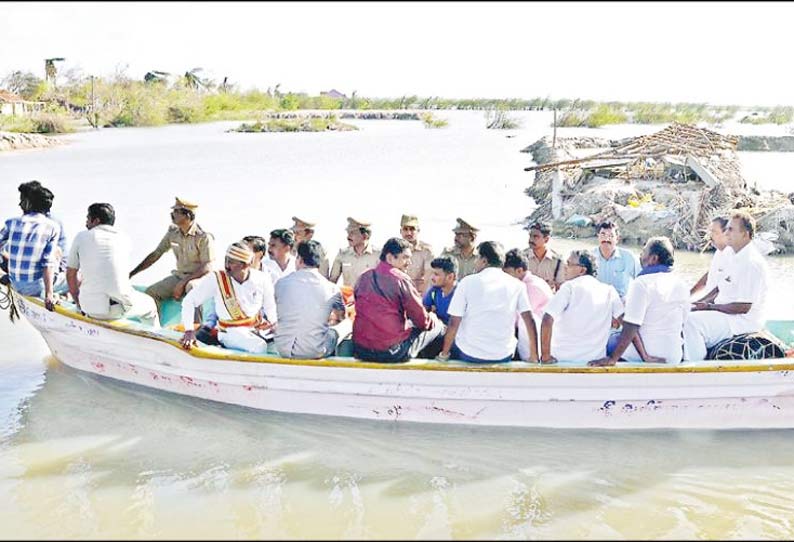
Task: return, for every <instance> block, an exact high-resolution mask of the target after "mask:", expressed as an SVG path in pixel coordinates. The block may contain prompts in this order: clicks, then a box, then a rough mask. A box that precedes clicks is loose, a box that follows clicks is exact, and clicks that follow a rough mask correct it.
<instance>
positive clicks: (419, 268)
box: [400, 215, 434, 294]
mask: <svg viewBox="0 0 794 542" xmlns="http://www.w3.org/2000/svg"><path fill="white" fill-rule="evenodd" d="M418 234H419V219H418V218H417V217H415V216H413V215H403V216H402V218H401V219H400V235H401V236H402V238H403V239H405V240H406V241H408V242H409V243H411V265H409V266H408V270H407V271H406V273H408V276H409V277H411V280H412V281H413V283H414V286H416V290H417V291H418V292H419V293H420V294H424V293H425V292H426V291H427V290H428V289H429V288H430V275H432V274H433V269H432V268H431V267H430V262H432V261H433V258H434V256H433V248H432V247H431V246H430V245H428V244H427V243H425V242H424V241H420V240H419V239H418V238H417V236H418Z"/></svg>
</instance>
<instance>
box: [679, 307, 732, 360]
mask: <svg viewBox="0 0 794 542" xmlns="http://www.w3.org/2000/svg"><path fill="white" fill-rule="evenodd" d="M731 318H735V316H733V315H730V314H724V313H722V312H717V311H695V312H692V313H690V314H689V317H688V318H687V319H686V322H684V359H685V360H687V361H701V360H704V359H706V353H707V350H708V349H709V348H711V347H712V346H714V345H715V344H717V343H718V342H720V341H722V340H724V339H728V338H730V337H733V332H732V331H731V325H730V321H731Z"/></svg>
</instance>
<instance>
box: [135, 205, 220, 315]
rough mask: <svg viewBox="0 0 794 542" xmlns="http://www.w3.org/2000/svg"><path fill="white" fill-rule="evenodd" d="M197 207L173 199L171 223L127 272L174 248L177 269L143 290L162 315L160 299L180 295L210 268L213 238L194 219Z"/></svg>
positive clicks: (180, 297) (150, 262)
mask: <svg viewBox="0 0 794 542" xmlns="http://www.w3.org/2000/svg"><path fill="white" fill-rule="evenodd" d="M197 208H198V205H197V204H195V203H190V202H188V201H185V200H183V199H180V198H176V203H175V204H174V206H173V207H171V209H172V210H171V221H172V222H173V224H171V225H170V226H169V227H168V231H166V232H165V236H163V238H162V240H160V244H159V245H157V248H155V249H154V250H153V251H152V252H151V253H150V254H149V255H148V256H146V257H145V258H144V259H143V261H142V262H141V263H139V264H138V266H137V267H136V268H135V269H133V270H132V271H131V272H130V278H132V277H134V276H135V275H137V274H138V273H140V272H141V271H143V270H144V269H148V268H149V267H151V266H152V265H153V264H154V263H155V262H156V261H157V260H159V259H160V258H161V257H162V255H163V254H165V253H166V252H168V251H169V250H172V249H173V251H174V256H176V269H174V270H173V271H171V275H169V276H168V277H166V278H164V279H162V280H161V281H159V282H155V283H154V284H152V285H151V286H149V287H148V288H147V289H146V293H147V294H149V295H150V296H152V297H153V298H154V300H155V301H156V302H157V308H158V311H160V318H161V319H162V306H161V304H162V302H163V301H165V300H166V299H177V300H179V299H182V297H183V296H184V295H185V294H186V293H187V292H189V291H190V289H191V288H192V287H193V286H194V284H195V281H197V280H198V279H200V278H201V277H203V276H204V275H206V274H207V273H209V272H210V271H212V261H213V259H214V254H213V252H214V250H213V244H214V240H213V236H212V234H211V233H208V232H205V231H204V230H202V229H201V226H199V225H198V223H197V222H196V213H195V211H196V209H197ZM199 321H201V320H200V319H199Z"/></svg>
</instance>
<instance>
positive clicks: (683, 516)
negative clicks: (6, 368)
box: [0, 364, 794, 538]
mask: <svg viewBox="0 0 794 542" xmlns="http://www.w3.org/2000/svg"><path fill="white" fill-rule="evenodd" d="M26 403H27V405H26V408H25V410H24V413H23V416H22V423H21V428H19V429H18V430H17V432H16V434H15V435H14V437H13V438H12V439H7V440H5V441H4V443H3V446H2V449H0V465H2V467H0V495H1V496H2V501H3V503H4V506H3V507H2V508H0V524H2V525H3V529H2V533H3V534H4V535H8V536H26V537H53V536H57V537H93V536H96V537H114V538H125V537H143V538H160V537H162V538H174V537H179V538H185V537H189V538H213V537H216V536H219V537H257V538H262V537H265V538H278V537H282V536H288V537H310V538H311V537H331V538H366V537H378V538H384V537H385V538H417V537H418V538H439V537H441V538H447V537H459V538H469V537H496V538H527V537H532V538H548V537H554V538H563V537H573V538H585V537H586V538H602V537H604V538H610V537H621V538H622V537H637V536H642V537H643V538H645V537H648V538H652V537H666V538H695V537H698V538H699V537H709V538H714V537H758V536H763V537H765V538H766V537H770V538H784V537H790V536H791V534H792V526H791V524H790V502H791V495H792V492H794V469H792V463H791V455H790V453H789V452H790V447H791V445H790V439H791V433H790V432H789V431H758V432H738V431H737V432H731V431H722V432H705V431H680V432H675V431H631V432H628V431H627V432H609V431H568V430H564V431H563V430H526V429H512V428H488V427H464V426H441V425H422V424H410V423H401V424H396V423H384V422H374V421H361V420H348V419H334V418H330V419H329V418H321V417H315V416H302V415H286V414H279V413H269V412H259V411H253V410H249V409H244V408H238V407H233V406H228V405H220V404H215V403H211V402H207V401H201V400H197V399H191V398H186V397H180V396H175V395H170V394H166V393H161V392H156V391H150V390H145V389H143V388H138V387H134V386H130V385H126V384H123V383H116V382H113V381H110V380H105V379H101V378H100V377H94V376H91V375H86V374H83V373H80V372H78V371H75V370H72V369H70V368H67V367H65V366H62V365H59V364H53V365H52V366H50V367H49V369H48V371H47V381H46V383H45V385H44V387H43V388H42V389H41V390H39V391H38V392H37V393H35V394H34V395H33V396H31V397H29V398H28V399H27V401H26Z"/></svg>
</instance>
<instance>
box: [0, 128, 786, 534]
mask: <svg viewBox="0 0 794 542" xmlns="http://www.w3.org/2000/svg"><path fill="white" fill-rule="evenodd" d="M448 116H449V117H450V120H451V123H450V127H449V128H448V129H446V130H438V131H433V130H424V129H423V128H422V127H421V125H420V124H419V123H409V122H402V123H401V122H366V121H361V122H358V124H359V125H360V126H361V127H362V128H363V129H362V130H361V131H359V132H355V133H340V134H225V133H224V132H223V129H224V128H225V127H227V126H228V124H212V125H203V126H191V127H166V128H159V129H130V130H116V131H112V130H107V131H103V132H101V133H99V134H95V133H88V134H77V135H74V136H69V137H70V139H72V140H73V143H72V144H70V145H68V146H66V147H64V148H59V149H53V150H47V151H32V152H24V153H16V154H11V155H7V156H0V193H2V194H5V196H4V197H3V198H0V215H1V216H3V217H6V216H11V215H13V214H15V213H16V211H17V210H16V208H15V205H16V196H17V193H16V185H17V184H19V182H21V181H23V180H28V179H31V178H38V179H39V180H41V181H42V182H43V183H45V184H48V185H51V186H52V187H53V190H54V191H55V193H56V200H55V211H56V214H58V216H60V217H61V218H62V219H63V220H64V223H65V225H66V228H67V230H68V233H69V234H70V235H71V236H73V235H74V233H75V232H76V231H78V229H79V228H81V227H82V224H83V222H84V216H85V207H86V206H87V205H88V204H89V203H91V202H93V201H110V202H111V203H113V204H114V205H115V206H116V208H117V213H118V222H117V225H118V227H119V228H120V229H123V230H125V231H126V232H128V233H129V234H130V235H131V236H132V238H133V242H134V244H135V249H134V250H135V256H134V259H137V258H142V257H143V256H144V255H145V254H146V253H147V252H148V251H150V250H151V249H152V248H154V246H155V245H156V243H157V241H159V238H160V236H161V235H162V233H163V231H164V230H165V227H166V225H167V220H168V207H169V206H170V204H171V202H172V201H173V197H174V196H175V195H180V196H182V197H190V198H193V199H196V200H198V201H199V203H200V204H201V208H200V209H199V222H200V223H201V224H202V225H203V226H205V227H206V228H207V229H208V230H210V231H213V232H214V233H215V235H216V237H217V239H218V245H219V246H221V247H222V246H225V245H226V244H227V243H229V242H231V241H232V240H234V239H236V238H238V237H240V236H241V235H245V234H249V233H266V232H268V231H269V230H270V229H273V228H276V227H283V226H288V225H289V224H290V220H289V217H291V216H292V215H293V214H298V215H299V216H300V215H307V216H306V217H304V218H314V219H316V220H318V222H319V224H318V228H317V237H318V238H319V239H320V240H321V241H323V242H324V243H325V244H326V246H328V247H329V249H330V251H332V252H333V251H335V250H336V249H338V248H339V246H341V245H342V243H343V242H344V237H343V236H344V232H343V229H344V225H345V217H346V216H349V215H353V216H358V215H366V216H369V217H371V219H372V220H373V223H374V228H375V242H376V243H377V242H382V241H383V240H385V239H386V238H387V237H388V236H390V235H393V234H397V232H398V224H399V217H400V215H401V214H402V213H403V212H414V213H416V214H418V215H419V217H420V220H422V226H423V230H422V234H423V237H424V238H425V239H427V240H428V241H429V242H431V243H432V244H433V245H434V247H435V248H436V250H438V249H440V248H441V246H442V245H443V244H450V243H451V237H452V234H451V232H450V231H449V230H450V229H451V228H452V226H453V225H454V218H455V217H457V216H462V217H464V218H466V219H467V220H470V221H471V222H473V223H475V224H477V225H479V226H481V228H482V234H481V236H480V238H481V239H488V238H495V239H499V240H502V241H503V242H504V243H505V245H507V246H524V245H525V242H526V235H525V232H523V231H522V230H521V229H520V228H519V227H517V226H515V225H513V223H514V222H515V221H517V220H519V219H521V218H523V217H524V216H526V215H527V214H529V212H530V210H531V209H530V202H529V200H528V199H527V198H526V197H525V196H523V193H522V190H523V188H524V187H525V186H526V185H527V184H528V182H529V181H530V179H531V177H530V176H529V174H526V173H524V172H523V171H522V169H523V167H524V166H526V165H527V164H528V157H527V155H524V154H520V153H519V152H518V150H519V149H520V148H522V147H524V146H526V145H527V144H529V143H531V142H533V141H534V140H535V139H537V137H539V136H540V135H543V134H544V133H545V131H546V130H547V129H546V125H547V122H548V119H546V118H545V117H539V116H531V115H528V116H527V119H528V120H527V123H526V124H525V128H524V129H522V130H518V131H514V132H511V134H515V135H517V137H515V138H506V137H505V135H506V134H505V133H499V132H487V131H485V130H483V129H482V125H483V119H482V116H481V115H480V114H475V113H457V114H449V115H448ZM621 130H625V129H624V128H615V129H614V130H613V132H607V137H612V136H611V135H610V134H612V133H614V134H620V135H621V136H622V135H624V134H623V132H621ZM597 133H598V134H599V135H604V132H597ZM765 160H767V159H766V158H765V157H764V156H763V155H759V154H753V155H752V156H751V157H750V161H751V162H752V169H753V171H754V172H755V173H756V174H757V175H759V177H761V182H763V183H768V184H769V185H773V184H774V183H775V182H778V183H780V182H782V181H781V179H783V178H782V177H779V176H778V175H777V173H778V172H779V171H780V169H778V168H783V167H789V170H790V166H791V165H794V164H792V163H791V162H792V159H791V158H790V157H789V156H782V157H781V156H779V155H777V156H775V157H774V158H772V159H769V160H767V161H766V162H765ZM764 164H767V166H766V167H765V165H764ZM590 243H591V241H587V242H586V243H583V242H581V241H573V240H557V241H556V242H555V244H556V246H557V248H559V249H561V250H563V251H566V250H568V249H571V248H574V247H579V246H582V245H584V244H590ZM168 258H170V256H169V257H165V258H163V261H161V262H159V263H158V264H157V265H156V266H155V267H154V268H153V269H151V270H149V271H147V272H145V273H144V274H142V275H141V279H142V281H151V280H155V279H156V278H157V277H158V276H160V275H161V274H163V273H167V272H168V270H169V269H170V267H171V265H172V263H171V261H170V260H168ZM708 261H709V257H708V255H699V254H691V253H690V254H685V253H680V254H678V255H677V264H676V267H677V268H678V270H679V272H681V273H683V274H685V276H687V277H688V279H689V280H695V279H696V277H697V276H699V274H700V273H702V272H703V271H704V270H705V268H706V266H707V265H708ZM791 263H792V259H791V258H790V257H786V258H773V259H771V261H770V264H771V267H772V274H773V277H774V281H773V284H774V285H775V293H774V296H773V297H772V300H771V314H770V316H771V317H774V318H791V306H792V292H791V289H790V288H788V287H787V284H788V282H789V281H790V279H791V277H792V274H793V273H792V269H793V268H792V265H791ZM0 371H2V372H1V373H0V374H2V378H0V538H3V539H6V538H116V539H119V538H203V539H209V538H227V539H228V538H279V537H291V538H508V539H515V538H518V539H525V538H569V537H570V538H577V539H578V538H610V539H611V538H769V539H779V538H791V537H792V536H794V525H792V518H794V458H793V456H792V450H794V440H793V439H794V432H792V431H720V432H710V431H625V432H606V431H571V430H529V429H512V428H487V427H460V426H438V425H420V424H407V423H406V424H395V423H391V422H370V421H361V420H347V419H338V418H324V417H314V416H301V415H287V414H279V413H269V412H262V411H252V410H247V409H243V408H237V407H232V406H228V405H219V404H214V403H211V402H206V401H201V400H198V399H191V398H186V397H180V396H176V395H170V394H166V393H161V392H155V391H151V390H148V389H144V388H138V387H134V386H131V385H126V384H121V383H116V382H113V381H110V380H105V379H101V378H99V377H94V376H91V375H87V374H83V373H80V372H78V371H75V370H72V369H70V368H68V367H65V366H63V365H61V364H60V363H58V362H57V361H56V360H53V359H52V358H51V357H50V356H49V351H48V349H47V347H46V344H45V343H44V341H43V340H42V339H41V337H40V336H39V335H38V334H37V333H36V332H35V330H33V328H32V327H31V326H30V325H29V324H28V323H27V322H21V323H18V324H16V325H14V326H12V325H11V324H10V323H9V322H8V320H7V319H6V317H5V315H4V314H0Z"/></svg>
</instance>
